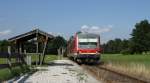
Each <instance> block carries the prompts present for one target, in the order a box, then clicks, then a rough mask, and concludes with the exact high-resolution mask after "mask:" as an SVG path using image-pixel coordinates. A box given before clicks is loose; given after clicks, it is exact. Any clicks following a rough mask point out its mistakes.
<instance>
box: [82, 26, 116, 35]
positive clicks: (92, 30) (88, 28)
mask: <svg viewBox="0 0 150 83" xmlns="http://www.w3.org/2000/svg"><path fill="white" fill-rule="evenodd" d="M112 27H113V26H112V25H108V26H104V27H99V26H88V25H83V26H81V31H83V32H88V33H96V34H100V33H105V32H109V31H110V30H111V29H112Z"/></svg>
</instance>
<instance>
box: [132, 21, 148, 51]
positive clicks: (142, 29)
mask: <svg viewBox="0 0 150 83" xmlns="http://www.w3.org/2000/svg"><path fill="white" fill-rule="evenodd" d="M131 36H132V37H131V43H130V48H131V51H132V52H133V53H140V54H141V53H142V52H147V51H149V50H150V24H149V22H148V20H143V21H141V22H140V23H136V25H135V29H133V31H132V34H131Z"/></svg>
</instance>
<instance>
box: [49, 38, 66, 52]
mask: <svg viewBox="0 0 150 83" xmlns="http://www.w3.org/2000/svg"><path fill="white" fill-rule="evenodd" d="M66 46H67V41H66V40H65V39H64V38H63V37H62V36H57V37H55V39H54V40H53V41H51V42H50V43H49V44H48V49H47V53H52V54H57V49H59V48H60V47H66Z"/></svg>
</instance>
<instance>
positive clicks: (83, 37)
mask: <svg viewBox="0 0 150 83" xmlns="http://www.w3.org/2000/svg"><path fill="white" fill-rule="evenodd" d="M98 37H99V36H98V35H95V34H80V35H78V47H79V48H81V49H88V48H89V49H91V48H92V49H93V48H97V46H98Z"/></svg>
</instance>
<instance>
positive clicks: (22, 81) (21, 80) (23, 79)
mask: <svg viewBox="0 0 150 83" xmlns="http://www.w3.org/2000/svg"><path fill="white" fill-rule="evenodd" d="M35 72H36V71H33V72H31V73H28V74H27V75H24V76H23V78H21V77H22V76H19V77H16V78H15V79H13V80H11V81H9V82H8V83H14V81H17V80H19V79H20V78H21V79H20V80H19V81H18V82H17V83H25V81H26V80H27V79H28V78H29V77H30V76H32V75H33V74H34V73H35Z"/></svg>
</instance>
